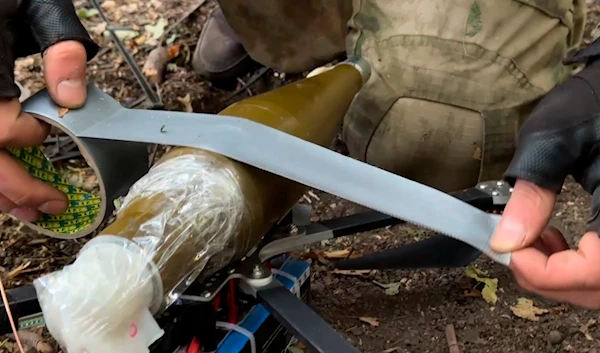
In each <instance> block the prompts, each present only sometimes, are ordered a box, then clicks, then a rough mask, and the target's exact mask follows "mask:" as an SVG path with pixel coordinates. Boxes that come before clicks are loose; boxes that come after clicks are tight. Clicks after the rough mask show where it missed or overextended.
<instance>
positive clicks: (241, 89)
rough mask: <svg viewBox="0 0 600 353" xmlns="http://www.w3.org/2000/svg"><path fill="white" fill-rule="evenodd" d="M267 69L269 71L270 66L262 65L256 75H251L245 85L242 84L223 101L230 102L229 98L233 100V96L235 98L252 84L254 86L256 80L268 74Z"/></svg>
mask: <svg viewBox="0 0 600 353" xmlns="http://www.w3.org/2000/svg"><path fill="white" fill-rule="evenodd" d="M267 71H269V68H268V67H261V68H260V70H258V72H257V73H256V74H255V75H254V76H252V77H250V79H249V80H248V82H246V83H245V84H244V85H242V87H240V88H238V89H236V90H235V91H234V92H233V93H231V94H230V95H228V96H227V97H225V98H223V102H228V101H229V100H231V99H232V98H234V97H235V96H237V95H238V94H240V93H242V92H244V91H245V90H247V89H248V88H249V87H250V86H252V85H253V84H254V82H256V81H258V79H259V78H260V77H261V76H262V75H264V74H266V73H267Z"/></svg>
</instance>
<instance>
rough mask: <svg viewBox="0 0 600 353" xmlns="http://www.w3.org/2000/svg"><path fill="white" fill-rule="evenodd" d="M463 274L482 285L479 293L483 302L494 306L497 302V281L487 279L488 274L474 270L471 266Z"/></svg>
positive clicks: (495, 279)
mask: <svg viewBox="0 0 600 353" xmlns="http://www.w3.org/2000/svg"><path fill="white" fill-rule="evenodd" d="M465 274H466V275H467V277H470V278H473V279H474V280H476V281H477V282H480V283H483V284H484V287H483V290H482V291H481V296H482V297H483V300H485V301H486V302H488V303H490V304H496V302H497V301H498V295H497V294H496V292H497V291H498V279H497V278H489V277H487V276H488V272H487V271H483V270H480V269H478V268H475V267H473V266H469V267H467V268H466V269H465Z"/></svg>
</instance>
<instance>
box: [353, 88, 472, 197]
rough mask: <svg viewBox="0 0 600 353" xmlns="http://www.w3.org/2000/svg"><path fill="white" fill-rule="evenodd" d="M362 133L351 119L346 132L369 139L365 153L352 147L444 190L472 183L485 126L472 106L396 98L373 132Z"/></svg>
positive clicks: (370, 160)
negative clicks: (466, 107) (367, 134)
mask: <svg viewBox="0 0 600 353" xmlns="http://www.w3.org/2000/svg"><path fill="white" fill-rule="evenodd" d="M355 108H356V107H355ZM356 109H358V108H356ZM349 114H350V115H352V112H349ZM365 134H366V133H365V132H364V130H363V131H362V132H361V131H360V130H356V129H353V128H352V124H350V126H348V127H347V128H346V129H345V134H344V137H345V139H346V140H348V139H358V140H365V139H368V142H366V150H365V153H364V154H363V156H359V153H358V151H357V150H356V149H353V148H351V147H350V146H352V143H349V144H348V145H349V149H350V153H351V155H352V156H353V157H359V158H360V157H362V158H360V159H362V160H364V161H365V162H367V163H369V164H372V165H374V166H377V167H379V168H382V169H385V170H387V171H390V172H392V173H395V174H398V175H401V176H403V177H406V178H409V179H411V180H414V181H417V182H420V183H423V184H426V185H429V186H431V187H434V188H437V189H440V190H442V191H445V192H451V191H455V190H460V189H464V188H468V187H471V186H473V185H475V184H476V183H477V181H478V179H479V174H480V168H481V155H482V149H483V139H484V129H483V122H482V116H481V114H480V113H478V112H476V111H473V110H469V109H465V108H460V107H456V106H452V105H448V104H443V103H439V102H433V101H427V100H423V99H415V98H400V99H398V100H397V101H396V102H395V103H394V104H393V105H392V106H391V108H390V109H389V110H388V112H387V113H386V114H385V115H384V116H383V118H382V119H381V121H380V123H379V125H378V126H377V127H376V128H375V130H374V132H373V133H372V135H371V136H365Z"/></svg>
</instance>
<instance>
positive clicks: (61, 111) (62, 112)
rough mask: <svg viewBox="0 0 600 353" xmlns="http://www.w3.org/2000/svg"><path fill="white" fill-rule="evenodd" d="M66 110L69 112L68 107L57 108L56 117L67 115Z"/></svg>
mask: <svg viewBox="0 0 600 353" xmlns="http://www.w3.org/2000/svg"><path fill="white" fill-rule="evenodd" d="M68 112H69V108H60V109H59V110H58V117H59V118H62V117H63V116H65V115H67V113H68Z"/></svg>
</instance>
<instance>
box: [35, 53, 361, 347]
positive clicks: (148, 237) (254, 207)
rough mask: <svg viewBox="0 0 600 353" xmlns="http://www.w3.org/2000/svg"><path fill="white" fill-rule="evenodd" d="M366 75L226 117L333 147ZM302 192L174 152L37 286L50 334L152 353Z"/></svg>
mask: <svg viewBox="0 0 600 353" xmlns="http://www.w3.org/2000/svg"><path fill="white" fill-rule="evenodd" d="M369 75H370V68H369V66H368V64H367V63H366V62H364V61H363V60H362V59H350V60H347V61H345V62H342V63H340V64H337V65H336V66H335V67H334V68H332V69H331V70H328V71H326V72H323V73H321V74H318V75H316V76H313V77H310V78H307V79H304V80H301V81H297V82H295V83H291V84H288V85H286V86H284V87H281V88H278V89H275V90H273V91H270V92H266V93H264V94H261V95H258V96H254V97H250V98H248V99H246V100H244V101H240V102H238V103H235V104H233V105H231V106H229V107H228V108H226V109H225V110H223V111H222V112H221V113H220V114H222V115H228V116H236V117H240V118H245V119H250V120H253V121H255V122H258V123H261V124H264V125H267V126H270V127H272V128H275V129H278V130H281V131H283V132H286V133H288V134H291V135H294V136H296V137H299V138H301V139H304V140H307V141H310V142H312V143H315V144H319V145H322V146H328V145H329V144H330V143H331V142H332V140H333V138H334V137H335V135H336V134H337V132H338V131H339V129H340V127H341V125H342V120H343V118H344V115H345V113H346V110H347V109H348V107H349V105H350V103H351V101H352V99H353V97H354V95H355V94H356V93H357V92H358V91H359V90H360V88H361V87H362V85H363V84H364V83H365V82H366V80H367V79H368V77H369ZM281 163H293V161H281ZM306 189H307V188H306V186H304V185H300V184H298V183H295V182H293V181H290V180H287V179H285V178H282V177H279V176H276V175H274V174H271V173H268V172H266V171H263V170H259V169H257V168H254V167H252V166H249V165H246V164H243V163H239V162H237V161H234V160H231V159H229V158H226V157H224V156H222V155H219V154H217V153H213V152H209V151H206V150H201V149H194V148H184V147H176V148H173V149H172V150H170V151H169V152H168V153H166V154H165V155H164V156H163V157H162V158H161V159H160V160H159V161H158V162H157V163H156V164H155V165H154V166H153V167H152V168H151V169H150V171H149V172H148V173H147V174H146V175H145V176H144V177H142V178H141V179H140V180H139V181H137V182H136V183H135V184H134V185H133V186H132V187H131V189H130V190H129V193H128V194H127V195H126V197H125V198H124V200H123V202H122V205H121V207H120V209H119V211H118V213H117V217H116V220H115V221H114V222H113V223H112V224H111V225H110V226H108V227H107V228H106V229H104V230H103V231H102V232H101V233H100V235H98V236H96V237H95V238H94V239H92V240H90V241H89V242H88V243H87V244H86V245H85V246H84V247H83V249H82V250H81V251H80V253H79V254H78V256H77V259H76V260H75V262H74V263H73V264H72V265H69V266H67V267H65V268H64V269H62V270H60V271H57V272H54V273H51V274H49V275H46V276H44V277H41V278H39V279H37V280H36V281H35V282H34V285H35V287H36V290H37V293H38V298H39V300H40V304H41V307H42V310H43V312H44V316H45V319H46V322H47V326H48V329H49V331H50V333H51V334H52V335H53V336H54V338H55V339H56V340H57V341H58V342H59V343H60V344H61V345H62V346H64V347H65V348H66V349H67V350H68V351H69V353H84V352H86V353H120V352H128V353H138V352H148V348H147V347H148V346H149V345H150V344H151V343H153V342H154V341H155V340H156V339H158V338H159V337H160V336H161V335H162V331H161V329H160V328H159V327H158V325H157V324H156V322H155V320H154V318H153V315H157V314H159V313H160V312H161V311H163V310H164V309H165V308H166V307H168V306H169V305H170V304H172V303H173V302H174V301H175V300H176V299H177V298H178V297H179V295H181V293H182V292H183V291H184V290H185V289H186V288H188V286H189V285H190V284H191V283H192V282H193V281H195V280H203V279H205V278H206V277H208V276H210V275H212V274H214V273H215V272H217V271H219V270H220V269H222V268H223V267H225V266H227V265H228V264H230V263H232V262H233V261H236V260H238V259H240V258H241V257H243V256H244V255H245V254H247V253H248V251H249V250H250V249H252V248H253V247H254V246H256V245H257V244H258V242H259V241H260V240H261V238H262V237H263V236H264V235H265V233H266V232H267V231H268V230H269V229H271V228H272V227H273V226H274V225H275V224H276V222H278V221H279V220H280V219H281V218H282V217H283V216H285V214H286V213H287V212H288V211H289V210H290V209H291V208H292V207H293V205H294V204H295V203H296V202H297V201H298V200H299V199H300V198H301V197H302V194H303V193H304V192H305V191H306Z"/></svg>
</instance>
